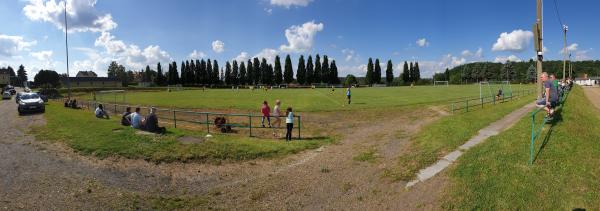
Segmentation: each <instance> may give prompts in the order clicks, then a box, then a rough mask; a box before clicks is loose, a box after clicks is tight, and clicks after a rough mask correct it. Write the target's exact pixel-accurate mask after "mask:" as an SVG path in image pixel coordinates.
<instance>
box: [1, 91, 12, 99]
mask: <svg viewBox="0 0 600 211" xmlns="http://www.w3.org/2000/svg"><path fill="white" fill-rule="evenodd" d="M11 97H12V95H11V94H10V92H9V91H5V92H3V93H2V99H3V100H6V99H8V100H10V98H11Z"/></svg>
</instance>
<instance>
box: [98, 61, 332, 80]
mask: <svg viewBox="0 0 600 211" xmlns="http://www.w3.org/2000/svg"><path fill="white" fill-rule="evenodd" d="M109 69H110V68H109ZM109 73H110V71H109ZM142 74H143V75H144V76H143V81H145V82H154V83H155V84H157V85H175V84H182V85H185V86H194V85H254V84H264V85H277V84H290V83H293V82H296V83H298V84H302V85H308V84H313V83H325V84H339V83H340V79H339V78H338V69H337V65H336V63H335V60H332V61H331V62H329V58H328V57H327V56H326V55H324V56H323V58H322V61H321V57H320V56H319V55H318V54H317V55H316V56H315V60H314V62H313V57H312V56H311V55H309V56H308V60H307V61H305V60H304V55H301V56H300V58H299V59H298V64H297V67H296V76H295V78H294V70H293V67H292V60H291V58H290V55H287V56H286V58H285V61H284V64H283V66H282V65H281V61H280V57H279V56H276V57H275V60H274V63H273V64H270V63H268V62H267V59H265V58H262V59H259V58H253V59H248V61H246V62H244V61H242V62H240V63H238V61H236V60H234V61H231V62H229V61H227V62H226V63H225V68H224V69H222V68H219V63H218V61H217V60H212V61H211V60H210V59H207V60H204V59H201V60H198V59H196V60H187V61H183V62H181V65H180V66H178V65H177V63H176V62H172V63H169V67H168V69H167V71H166V72H165V71H163V68H162V66H161V64H160V63H158V65H157V67H156V71H154V70H151V69H150V67H149V66H146V70H145V71H142ZM109 77H110V74H109Z"/></svg>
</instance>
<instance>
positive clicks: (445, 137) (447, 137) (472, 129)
mask: <svg viewBox="0 0 600 211" xmlns="http://www.w3.org/2000/svg"><path fill="white" fill-rule="evenodd" d="M534 98H535V96H534V95H530V96H526V97H522V98H519V99H516V100H514V101H509V102H505V103H502V104H498V105H488V106H486V107H484V108H483V109H478V110H475V111H472V112H468V113H464V114H457V115H450V116H445V117H442V118H441V119H440V120H437V121H436V122H434V123H432V124H430V125H427V126H425V127H424V128H422V129H421V131H420V132H419V133H417V134H416V135H415V136H414V137H412V139H411V145H410V151H409V152H408V153H406V154H403V155H402V156H400V157H399V159H398V163H397V166H396V167H394V168H391V169H388V170H387V172H386V175H387V176H390V177H392V178H393V179H395V180H405V181H406V180H410V179H412V178H413V177H415V175H416V173H417V172H418V171H419V170H420V169H422V168H425V167H427V166H429V165H431V164H433V163H435V162H436V161H437V160H438V159H439V158H440V157H442V156H444V155H446V154H447V153H449V152H450V151H453V150H455V149H456V148H457V147H458V146H460V145H462V144H464V143H465V142H467V141H468V140H469V139H470V138H471V137H472V136H474V135H476V134H477V133H478V131H479V130H480V129H481V128H483V127H485V126H487V125H489V124H490V123H492V122H495V121H497V120H499V119H501V118H502V117H504V116H505V115H507V114H509V113H510V112H512V111H514V110H515V109H518V108H520V107H522V106H524V105H525V104H527V103H532V102H533V101H534Z"/></svg>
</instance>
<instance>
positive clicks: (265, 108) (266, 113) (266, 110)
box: [260, 100, 271, 127]
mask: <svg viewBox="0 0 600 211" xmlns="http://www.w3.org/2000/svg"><path fill="white" fill-rule="evenodd" d="M260 112H261V113H262V120H261V122H262V127H265V119H267V121H268V122H269V127H271V118H270V116H271V108H270V107H269V104H268V103H267V101H266V100H265V101H264V102H263V105H262V108H260Z"/></svg>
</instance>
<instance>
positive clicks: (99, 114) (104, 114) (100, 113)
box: [95, 104, 110, 119]
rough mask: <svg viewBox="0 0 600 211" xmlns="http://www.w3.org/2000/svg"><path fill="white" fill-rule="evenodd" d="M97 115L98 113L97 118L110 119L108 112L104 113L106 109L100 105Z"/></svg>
mask: <svg viewBox="0 0 600 211" xmlns="http://www.w3.org/2000/svg"><path fill="white" fill-rule="evenodd" d="M95 113H96V118H106V119H110V117H109V116H108V114H107V113H106V111H104V107H103V106H102V104H98V108H96V111H95Z"/></svg>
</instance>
